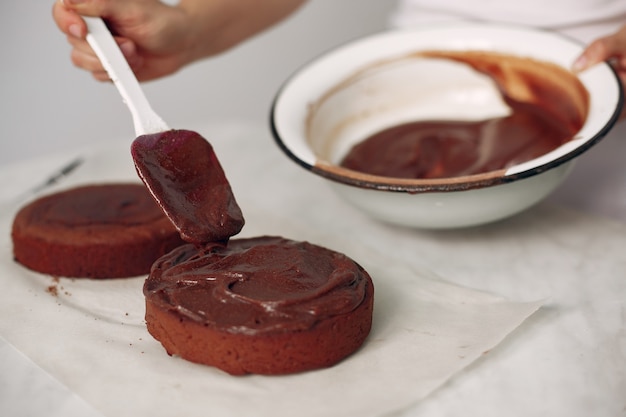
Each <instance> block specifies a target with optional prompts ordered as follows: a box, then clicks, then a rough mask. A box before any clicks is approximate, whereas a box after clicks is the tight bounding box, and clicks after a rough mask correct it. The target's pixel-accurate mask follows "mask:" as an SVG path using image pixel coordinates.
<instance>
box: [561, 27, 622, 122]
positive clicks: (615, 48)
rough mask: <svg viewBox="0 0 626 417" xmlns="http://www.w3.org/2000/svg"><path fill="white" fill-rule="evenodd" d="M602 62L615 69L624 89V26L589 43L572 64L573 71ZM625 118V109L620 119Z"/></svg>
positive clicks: (582, 69)
mask: <svg viewBox="0 0 626 417" xmlns="http://www.w3.org/2000/svg"><path fill="white" fill-rule="evenodd" d="M603 61H608V62H609V63H610V64H611V66H612V67H613V68H614V69H615V71H616V72H617V75H618V76H619V78H620V79H621V81H622V89H624V88H625V87H626V25H624V26H622V28H621V29H620V30H618V31H617V32H615V33H614V34H612V35H609V36H605V37H602V38H599V39H596V40H595V41H593V42H591V43H590V44H589V46H587V48H586V49H585V50H584V51H583V53H582V54H581V55H580V56H579V57H578V59H576V61H575V62H574V65H573V70H574V71H576V72H580V71H584V70H586V69H588V68H590V67H592V66H594V65H596V64H598V63H600V62H603ZM625 94H626V90H625ZM625 118H626V108H625V109H624V110H623V111H622V114H621V115H620V119H625Z"/></svg>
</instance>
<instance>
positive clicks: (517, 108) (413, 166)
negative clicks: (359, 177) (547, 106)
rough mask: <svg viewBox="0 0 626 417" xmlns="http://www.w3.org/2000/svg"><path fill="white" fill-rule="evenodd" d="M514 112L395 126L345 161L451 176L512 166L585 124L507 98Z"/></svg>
mask: <svg viewBox="0 0 626 417" xmlns="http://www.w3.org/2000/svg"><path fill="white" fill-rule="evenodd" d="M506 101H507V102H508V105H509V106H510V107H511V109H512V110H513V113H512V114H511V115H510V116H508V117H503V118H495V119H489V120H486V121H479V122H461V121H422V122H413V123H407V124H403V125H399V126H394V127H391V128H389V129H385V130H383V131H381V132H378V133H376V134H374V135H372V136H370V137H368V138H366V139H365V140H364V141H362V142H360V143H358V144H356V145H355V146H354V147H353V148H352V149H351V150H350V152H348V154H347V155H346V156H345V158H344V159H343V160H342V162H341V165H342V166H343V167H345V168H349V169H352V170H354V171H360V172H365V173H368V174H373V175H380V176H385V177H394V178H451V177H458V176H463V175H472V174H479V173H483V172H489V171H495V170H498V169H506V168H508V167H511V166H513V165H517V164H520V163H522V162H526V161H529V160H531V159H533V158H536V157H539V156H541V155H543V154H546V153H548V152H550V151H552V150H554V149H556V148H557V147H559V146H560V145H562V144H563V143H565V142H567V141H569V140H571V138H572V137H573V136H574V135H575V134H576V132H577V131H578V130H579V129H580V127H581V126H580V125H578V124H575V123H573V122H570V123H564V122H563V121H562V120H561V121H557V120H556V119H555V118H553V117H552V116H551V115H550V114H548V113H546V112H545V110H544V108H543V107H542V106H537V105H534V104H530V103H520V102H516V101H514V100H510V99H507V100H506Z"/></svg>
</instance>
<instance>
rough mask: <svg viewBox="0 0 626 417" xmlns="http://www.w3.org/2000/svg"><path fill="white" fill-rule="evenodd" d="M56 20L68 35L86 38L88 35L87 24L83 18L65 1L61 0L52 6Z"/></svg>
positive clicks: (62, 30)
mask: <svg viewBox="0 0 626 417" xmlns="http://www.w3.org/2000/svg"><path fill="white" fill-rule="evenodd" d="M52 17H53V19H54V22H55V23H56V25H57V26H58V28H59V29H60V30H61V32H63V33H65V34H66V35H68V36H74V37H76V38H84V37H85V36H87V26H86V25H85V22H84V21H83V19H82V18H81V17H80V16H79V15H78V13H76V12H75V11H73V10H71V9H69V8H67V7H66V6H65V4H64V3H63V1H61V0H59V1H56V2H55V3H54V5H53V6H52Z"/></svg>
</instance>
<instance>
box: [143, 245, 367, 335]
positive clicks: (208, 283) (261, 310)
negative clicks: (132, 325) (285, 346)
mask: <svg viewBox="0 0 626 417" xmlns="http://www.w3.org/2000/svg"><path fill="white" fill-rule="evenodd" d="M368 281H369V277H368V275H367V273H366V272H365V271H363V269H362V268H361V267H360V266H359V265H358V264H356V263H355V262H354V261H352V260H351V259H350V258H348V257H346V256H345V255H342V254H340V253H337V252H334V251H331V250H329V249H325V248H323V247H320V246H317V245H313V244H310V243H307V242H296V241H291V240H288V239H284V238H281V237H271V236H263V237H257V238H250V239H235V240H230V241H229V242H228V245H222V244H219V243H212V244H206V245H205V246H204V247H200V248H199V247H196V246H194V245H191V244H188V245H184V246H181V247H179V248H177V249H175V250H174V251H172V252H170V253H169V254H168V255H166V256H164V257H162V258H161V259H159V260H158V261H157V262H156V263H155V264H154V266H153V268H152V272H151V274H150V277H149V278H148V279H147V281H146V283H145V285H144V294H145V296H146V298H147V299H149V300H150V301H152V302H154V303H156V304H158V305H159V306H160V307H161V308H164V309H167V310H169V311H172V312H174V313H175V314H178V315H180V316H182V317H185V318H188V319H191V320H193V321H196V322H199V323H203V324H205V325H207V326H209V327H212V328H217V329H219V330H223V331H227V332H230V333H242V334H248V335H258V334H265V333H271V332H291V331H299V330H307V329H310V328H312V327H313V326H315V325H316V323H318V322H319V321H322V320H325V319H327V318H329V317H333V316H337V315H341V314H345V313H349V312H351V311H353V310H355V309H356V308H357V307H359V306H360V305H361V304H362V302H363V300H364V298H365V293H366V288H367V285H369V284H368Z"/></svg>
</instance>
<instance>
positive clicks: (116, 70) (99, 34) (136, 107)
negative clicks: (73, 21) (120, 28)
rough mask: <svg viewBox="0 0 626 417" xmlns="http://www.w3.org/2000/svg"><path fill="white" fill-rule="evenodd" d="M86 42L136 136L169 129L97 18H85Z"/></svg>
mask: <svg viewBox="0 0 626 417" xmlns="http://www.w3.org/2000/svg"><path fill="white" fill-rule="evenodd" d="M84 19H85V22H86V23H87V30H88V34H87V42H89V45H91V47H92V48H93V50H94V51H95V52H96V55H98V58H100V62H102V65H103V66H104V68H105V69H106V71H107V73H108V74H109V77H111V80H112V81H113V83H114V84H115V86H116V87H117V89H118V91H119V92H120V94H121V95H122V99H123V100H124V103H126V105H127V106H128V108H129V109H130V112H131V114H132V116H133V124H134V126H135V134H136V135H137V136H141V135H145V134H149V133H158V132H163V131H166V130H169V129H170V128H169V127H168V126H167V124H166V123H165V122H164V121H163V119H161V117H159V115H158V114H156V113H155V112H154V110H152V107H151V106H150V103H148V99H147V98H146V96H145V94H144V92H143V90H142V89H141V87H140V86H139V81H137V78H136V77H135V74H134V73H133V71H132V70H131V69H130V66H129V65H128V62H127V61H126V58H125V57H124V55H123V54H122V51H121V50H120V48H119V46H118V45H117V43H116V42H115V39H113V35H112V34H111V32H110V31H109V29H108V28H107V27H106V25H105V24H104V21H103V20H102V19H100V18H99V17H85V18H84Z"/></svg>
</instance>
